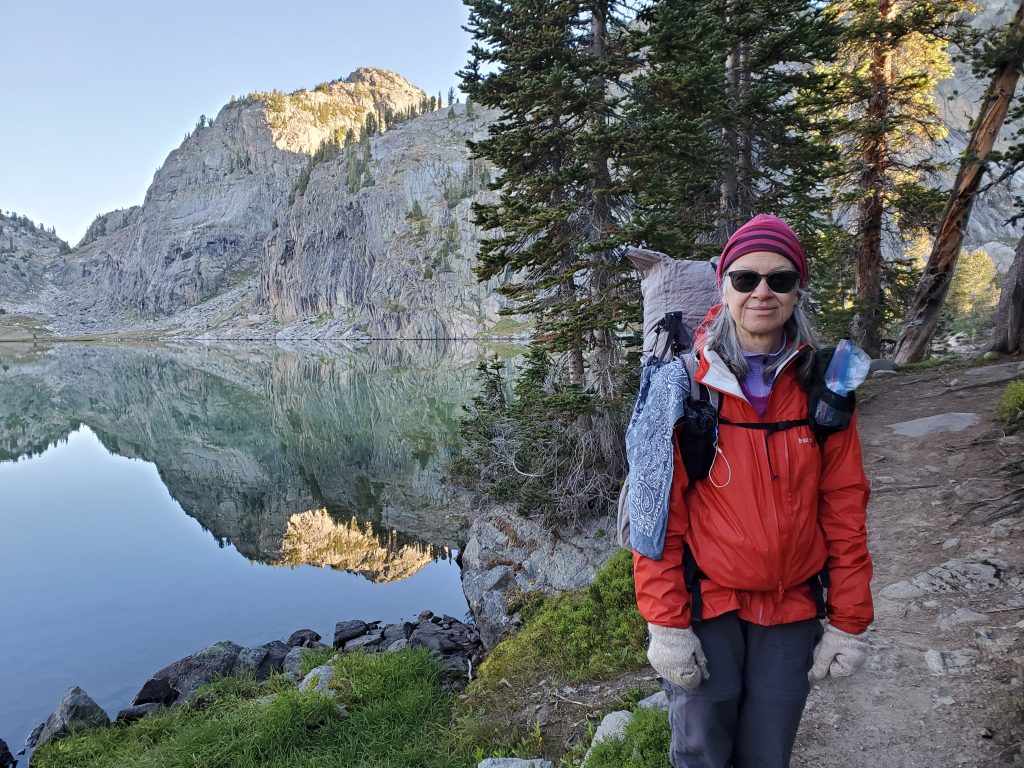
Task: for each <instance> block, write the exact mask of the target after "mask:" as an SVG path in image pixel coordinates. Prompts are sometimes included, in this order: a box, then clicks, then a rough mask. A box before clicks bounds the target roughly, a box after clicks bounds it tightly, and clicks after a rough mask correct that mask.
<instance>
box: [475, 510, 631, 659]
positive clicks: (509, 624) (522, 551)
mask: <svg viewBox="0 0 1024 768" xmlns="http://www.w3.org/2000/svg"><path fill="white" fill-rule="evenodd" d="M472 517H473V518H474V519H473V524H472V526H471V528H470V531H469V539H468V541H467V543H466V546H465V548H464V549H463V551H462V587H463V590H464V591H465V593H466V600H467V602H468V603H469V608H470V610H471V611H472V613H473V617H474V619H475V621H476V628H477V629H478V630H479V632H480V636H481V638H482V640H483V643H484V646H485V647H487V648H493V647H494V646H495V645H496V644H497V643H498V642H499V641H500V640H501V639H502V638H503V637H504V636H506V635H507V634H509V633H510V632H511V631H512V630H514V629H515V628H516V627H517V626H519V624H520V623H521V620H520V616H519V614H518V612H516V611H514V610H510V607H509V604H508V602H507V600H506V599H505V595H506V594H507V593H508V592H509V591H510V590H514V591H518V592H524V593H528V592H538V591H539V592H563V591H566V590H572V589H582V588H583V587H587V586H589V585H590V583H591V582H592V581H593V580H594V575H595V574H596V573H597V571H598V569H599V568H600V567H601V566H602V565H604V563H605V562H606V561H607V560H608V558H609V557H610V556H611V554H612V552H613V551H614V550H615V548H616V547H617V546H618V544H617V542H616V537H615V536H614V535H612V534H613V532H614V531H615V519H614V517H612V516H611V515H609V516H607V517H605V518H602V517H600V516H598V517H597V518H595V519H593V520H590V521H588V522H587V523H585V524H584V525H583V527H582V528H581V529H579V530H576V529H574V530H573V531H571V532H570V531H562V530H557V529H556V530H554V531H552V530H550V529H548V528H547V527H545V526H544V525H542V524H541V523H540V522H539V521H537V520H532V519H527V518H524V517H522V516H521V515H519V514H517V513H516V511H515V509H514V508H513V507H511V506H508V505H493V506H491V507H489V508H487V509H484V510H481V511H478V512H477V513H475V514H473V515H472Z"/></svg>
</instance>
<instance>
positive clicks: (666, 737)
mask: <svg viewBox="0 0 1024 768" xmlns="http://www.w3.org/2000/svg"><path fill="white" fill-rule="evenodd" d="M671 741H672V735H671V733H670V731H669V727H668V713H666V712H665V711H664V710H661V709H638V710H637V711H636V712H635V713H634V715H633V720H632V722H630V724H629V725H628V726H626V733H625V735H624V738H621V739H609V740H607V741H602V742H601V743H600V744H595V745H594V749H593V751H591V753H590V759H589V760H587V768H663V766H664V765H665V764H666V761H667V760H668V752H669V745H670V742H671Z"/></svg>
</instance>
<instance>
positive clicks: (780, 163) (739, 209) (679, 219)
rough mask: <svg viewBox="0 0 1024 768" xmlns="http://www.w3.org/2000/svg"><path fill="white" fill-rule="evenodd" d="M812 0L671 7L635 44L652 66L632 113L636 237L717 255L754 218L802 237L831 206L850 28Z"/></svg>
mask: <svg viewBox="0 0 1024 768" xmlns="http://www.w3.org/2000/svg"><path fill="white" fill-rule="evenodd" d="M822 5H823V4H818V3H812V4H808V3H807V2H806V1H805V0H744V1H743V2H740V0H661V1H660V2H657V3H654V4H653V5H651V6H650V7H649V8H647V9H646V10H645V11H644V13H643V14H642V21H643V22H645V24H643V25H639V27H638V31H637V33H636V35H635V40H634V42H633V47H634V48H635V49H636V50H637V51H642V52H643V53H642V55H643V56H644V57H645V58H646V61H647V65H648V66H647V67H646V69H645V71H644V72H643V73H642V74H641V75H640V76H639V77H638V78H637V79H636V80H635V81H634V83H633V88H632V92H633V93H634V94H635V96H634V99H633V103H632V105H631V106H630V108H629V109H628V111H627V116H626V121H625V123H624V128H625V130H626V134H625V136H624V140H625V141H628V144H629V147H630V149H629V150H627V152H626V156H625V158H624V161H625V162H626V163H627V164H628V166H629V168H630V188H631V189H632V191H633V194H634V197H635V201H636V210H635V214H634V233H635V234H634V237H635V239H636V240H637V241H638V242H642V243H645V244H647V245H649V246H651V247H653V248H656V249H658V250H663V251H666V252H668V253H671V254H673V255H676V256H679V257H688V258H692V257H696V256H701V255H706V256H710V255H712V254H714V253H716V252H718V251H719V250H720V247H721V243H722V242H724V240H725V239H726V238H727V237H728V236H729V234H731V233H732V232H733V231H734V230H735V228H736V227H737V226H739V225H740V224H742V223H743V222H744V221H745V220H747V219H748V218H750V216H751V215H753V214H754V213H776V214H780V215H785V216H787V218H789V219H790V220H791V221H792V223H793V224H794V225H795V226H796V227H797V229H798V231H800V232H801V233H802V234H808V233H810V232H812V231H814V230H815V228H816V225H817V224H819V223H820V219H821V218H822V217H821V212H822V211H823V210H825V211H827V209H828V208H829V203H828V200H827V194H826V193H825V191H824V187H823V186H822V182H823V180H824V179H825V178H826V176H827V173H826V172H827V169H828V168H829V167H830V162H831V160H832V159H833V155H834V151H833V150H832V149H831V148H830V147H829V145H828V144H827V142H826V141H825V140H824V136H825V135H827V125H826V123H827V120H826V119H825V109H824V106H823V104H822V102H823V99H824V96H825V94H824V90H825V85H826V83H825V79H826V78H825V76H824V74H823V73H822V72H821V71H820V70H819V69H817V68H816V66H815V65H817V64H819V63H821V62H822V61H829V60H831V58H832V57H833V56H834V53H835V46H836V42H837V36H838V30H837V28H836V25H835V22H834V21H833V20H831V19H830V18H829V17H828V16H827V15H826V14H825V13H824V11H823V10H822Z"/></svg>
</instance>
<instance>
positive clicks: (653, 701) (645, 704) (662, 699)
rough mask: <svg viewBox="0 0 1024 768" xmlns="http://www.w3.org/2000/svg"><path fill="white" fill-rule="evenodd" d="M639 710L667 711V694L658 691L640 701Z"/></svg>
mask: <svg viewBox="0 0 1024 768" xmlns="http://www.w3.org/2000/svg"><path fill="white" fill-rule="evenodd" d="M639 706H640V708H641V709H663V710H665V711H666V712H667V711H668V694H667V693H665V691H658V692H657V693H653V694H651V695H650V696H648V697H647V698H646V699H643V700H641V701H640V704H639Z"/></svg>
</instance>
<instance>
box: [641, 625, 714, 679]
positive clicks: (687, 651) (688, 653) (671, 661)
mask: <svg viewBox="0 0 1024 768" xmlns="http://www.w3.org/2000/svg"><path fill="white" fill-rule="evenodd" d="M647 629H648V631H649V632H650V633H651V644H650V645H649V646H647V660H648V661H649V662H651V666H652V667H654V671H655V672H657V673H658V674H659V675H661V676H662V677H664V678H665V679H666V680H668V681H669V682H670V683H674V684H675V685H678V686H680V687H681V688H696V687H697V686H698V685H700V684H701V681H702V680H707V679H708V678H709V677H710V675H708V660H707V658H706V657H705V656H704V651H703V650H702V649H701V647H700V640H699V639H698V638H697V636H696V635H695V634H693V630H692V629H690V628H689V627H687V628H686V629H677V628H675V627H661V626H658V625H657V624H648V625H647Z"/></svg>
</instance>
